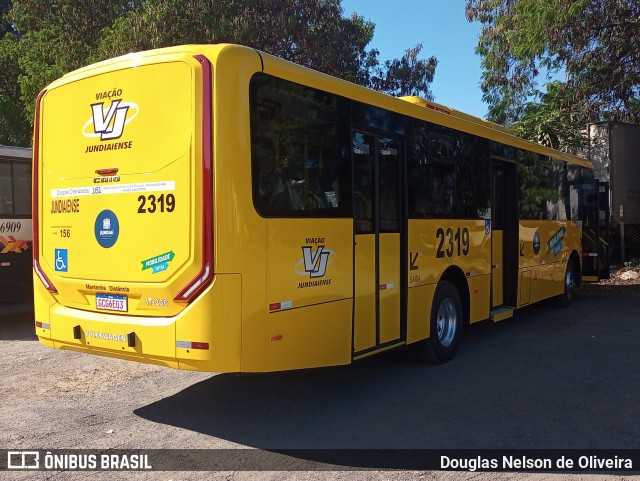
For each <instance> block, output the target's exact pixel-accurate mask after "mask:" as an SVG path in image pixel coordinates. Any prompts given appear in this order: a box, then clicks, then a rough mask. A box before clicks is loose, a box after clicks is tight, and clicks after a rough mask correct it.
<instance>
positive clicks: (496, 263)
mask: <svg viewBox="0 0 640 481" xmlns="http://www.w3.org/2000/svg"><path fill="white" fill-rule="evenodd" d="M502 234H503V232H502V231H501V230H494V231H493V232H492V233H491V267H492V272H491V279H492V282H491V293H492V297H491V299H492V302H491V306H492V307H496V306H501V305H502V304H503V302H504V300H503V289H504V265H503V258H502V253H503V250H502V249H503V246H502Z"/></svg>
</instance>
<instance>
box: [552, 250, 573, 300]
mask: <svg viewBox="0 0 640 481" xmlns="http://www.w3.org/2000/svg"><path fill="white" fill-rule="evenodd" d="M576 275H577V270H576V266H575V264H574V262H573V259H569V260H568V261H567V269H566V271H565V274H564V292H563V293H562V294H560V295H559V296H558V297H556V300H557V301H558V304H559V305H560V306H561V307H569V306H570V305H571V302H573V294H574V292H575V290H576V287H577V283H576Z"/></svg>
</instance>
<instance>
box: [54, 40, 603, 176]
mask: <svg viewBox="0 0 640 481" xmlns="http://www.w3.org/2000/svg"><path fill="white" fill-rule="evenodd" d="M229 50H245V51H246V52H250V53H251V54H253V55H255V54H256V53H257V54H258V55H259V56H260V57H261V59H262V62H263V70H267V69H265V67H266V65H265V61H266V62H268V64H269V66H270V67H271V68H268V70H272V71H273V70H275V71H276V72H282V73H287V74H288V77H289V78H290V80H292V81H298V82H299V83H309V85H310V86H313V87H315V88H320V89H328V90H329V91H331V92H333V93H336V94H338V95H342V96H345V97H349V98H352V99H354V100H358V101H360V102H365V103H371V104H375V105H377V106H379V107H382V108H386V109H389V110H392V111H395V112H398V113H403V114H405V115H408V116H411V117H416V118H421V119H423V120H427V121H429V122H433V123H436V124H441V125H444V126H447V127H451V128H454V129H457V130H461V131H464V132H467V133H470V134H474V135H479V136H481V137H485V138H487V139H490V140H494V141H496V142H501V143H503V144H506V145H510V146H512V147H516V148H520V149H524V150H529V151H532V152H536V153H538V154H541V155H546V156H549V157H552V158H555V159H559V160H563V161H566V162H569V163H571V164H576V165H580V166H582V167H587V168H592V163H591V162H590V161H589V160H587V159H585V158H582V157H578V156H576V155H571V154H567V153H565V152H560V151H558V150H555V149H552V148H550V147H546V146H544V145H542V144H538V143H535V142H531V141H528V140H525V139H523V138H521V137H517V136H515V135H514V134H513V133H512V132H511V131H510V130H509V129H507V128H505V127H503V126H501V125H498V124H495V123H493V122H489V121H487V120H484V119H481V118H478V117H474V116H472V115H469V114H465V113H463V112H460V111H458V110H455V109H452V108H450V107H447V106H444V105H441V104H438V103H435V102H432V101H427V100H424V99H422V98H420V97H416V96H411V97H399V98H398V97H392V96H390V95H386V94H383V93H381V92H377V91H374V90H371V89H369V88H366V87H362V86H360V85H356V84H354V83H352V82H349V81H346V80H342V79H339V78H336V77H332V76H330V75H327V74H324V73H321V72H318V71H316V70H313V69H310V68H308V67H304V66H301V65H298V64H295V63H293V62H290V61H288V60H284V59H281V58H279V57H276V56H274V55H271V54H267V53H265V52H262V51H258V50H255V49H252V48H249V47H245V46H241V45H233V44H209V45H206V44H203V45H198V44H192V45H177V46H173V47H165V48H159V49H154V50H148V51H144V52H135V53H129V54H126V55H123V56H120V57H115V58H111V59H108V60H105V61H102V62H98V63H95V64H92V65H88V66H86V67H82V68H80V69H77V70H75V71H72V72H69V73H67V74H66V75H64V76H63V77H62V78H61V79H58V80H57V81H54V82H53V83H52V84H51V86H54V85H56V84H58V83H64V82H69V81H72V80H74V79H75V78H77V77H82V76H84V75H88V74H89V72H90V71H93V72H96V71H100V70H102V69H106V68H112V67H113V64H116V63H125V64H129V65H128V66H135V65H137V64H138V63H139V61H140V59H141V58H143V57H150V56H154V55H163V54H165V55H166V54H171V53H179V52H185V51H189V52H193V53H200V54H204V55H208V56H210V57H215V56H217V55H219V54H221V53H222V52H223V51H229Z"/></svg>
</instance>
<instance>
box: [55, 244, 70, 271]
mask: <svg viewBox="0 0 640 481" xmlns="http://www.w3.org/2000/svg"><path fill="white" fill-rule="evenodd" d="M54 255H55V267H54V270H55V271H57V272H68V271H69V255H68V252H67V249H56V250H55V254H54Z"/></svg>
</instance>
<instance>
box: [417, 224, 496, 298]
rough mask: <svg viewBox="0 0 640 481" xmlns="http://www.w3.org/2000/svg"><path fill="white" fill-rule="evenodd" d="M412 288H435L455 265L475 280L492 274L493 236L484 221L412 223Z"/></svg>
mask: <svg viewBox="0 0 640 481" xmlns="http://www.w3.org/2000/svg"><path fill="white" fill-rule="evenodd" d="M408 244H409V256H408V262H409V267H408V269H407V273H408V276H409V279H408V285H409V287H416V286H422V285H427V284H434V283H437V282H438V281H439V280H440V277H441V276H442V273H443V272H444V271H445V270H446V269H447V268H448V267H449V266H451V265H452V264H453V265H457V266H459V267H460V269H462V271H463V272H465V273H467V272H468V273H472V274H473V275H474V276H481V275H488V274H490V273H491V235H490V234H489V231H488V229H486V228H485V221H484V220H482V219H481V220H452V219H446V220H443V219H438V220H433V219H410V220H409V242H408Z"/></svg>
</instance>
